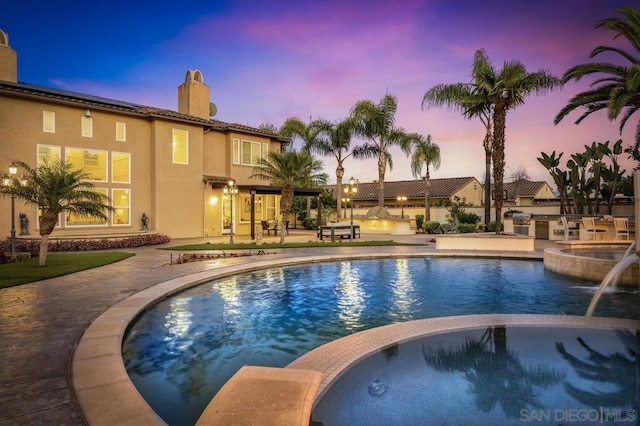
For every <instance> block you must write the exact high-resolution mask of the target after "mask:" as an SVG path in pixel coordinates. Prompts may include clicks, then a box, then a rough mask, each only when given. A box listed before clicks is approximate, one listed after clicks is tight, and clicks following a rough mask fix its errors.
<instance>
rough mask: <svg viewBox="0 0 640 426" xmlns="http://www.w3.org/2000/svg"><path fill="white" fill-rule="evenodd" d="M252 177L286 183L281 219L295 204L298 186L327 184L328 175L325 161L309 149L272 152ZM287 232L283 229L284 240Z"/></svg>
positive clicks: (284, 185) (280, 184) (283, 188)
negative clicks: (323, 166) (325, 170)
mask: <svg viewBox="0 0 640 426" xmlns="http://www.w3.org/2000/svg"><path fill="white" fill-rule="evenodd" d="M249 178H250V179H266V180H270V181H271V183H272V184H273V185H276V186H282V191H281V197H280V214H281V216H282V220H281V222H283V221H284V218H285V217H286V215H287V214H289V212H291V207H292V205H293V191H294V188H296V187H301V188H310V187H314V186H318V185H321V184H325V183H326V182H327V178H328V176H327V174H326V173H324V172H322V162H321V161H318V160H315V159H314V158H313V157H312V156H311V154H310V153H308V152H306V151H295V150H287V151H283V152H278V151H269V154H268V155H267V157H266V158H265V157H262V158H261V159H260V161H259V162H258V165H257V166H256V167H254V169H253V174H252V175H251V176H249ZM284 237H285V232H280V243H281V244H283V243H284Z"/></svg>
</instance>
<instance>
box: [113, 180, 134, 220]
mask: <svg viewBox="0 0 640 426" xmlns="http://www.w3.org/2000/svg"><path fill="white" fill-rule="evenodd" d="M116 191H126V192H127V194H128V195H129V202H128V204H127V206H126V207H123V206H116V204H115V199H116V196H115V192H116ZM111 206H112V207H113V209H114V211H113V212H112V213H111V225H112V226H131V189H129V188H112V189H111ZM119 208H123V209H124V208H126V209H127V210H128V212H129V214H128V215H127V216H128V219H127V220H128V222H127V223H115V222H114V219H115V210H117V209H119Z"/></svg>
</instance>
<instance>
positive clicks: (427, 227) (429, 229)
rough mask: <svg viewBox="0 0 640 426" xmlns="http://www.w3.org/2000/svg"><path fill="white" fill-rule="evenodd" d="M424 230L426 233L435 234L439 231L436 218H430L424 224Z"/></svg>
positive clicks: (438, 223)
mask: <svg viewBox="0 0 640 426" xmlns="http://www.w3.org/2000/svg"><path fill="white" fill-rule="evenodd" d="M424 231H425V232H426V233H427V234H437V233H438V232H440V222H438V221H437V220H430V221H428V222H427V223H425V224H424Z"/></svg>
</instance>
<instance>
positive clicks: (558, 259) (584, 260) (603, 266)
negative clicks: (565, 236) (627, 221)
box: [544, 241, 640, 287]
mask: <svg viewBox="0 0 640 426" xmlns="http://www.w3.org/2000/svg"><path fill="white" fill-rule="evenodd" d="M589 243H591V244H589ZM556 244H557V247H550V248H547V249H545V251H544V267H545V268H546V269H548V270H550V271H553V272H557V273H559V274H564V275H569V276H572V277H579V278H585V279H588V280H593V281H602V280H603V279H604V278H605V277H606V276H607V274H608V273H609V271H610V270H611V268H613V267H614V266H615V265H616V264H617V263H618V261H617V260H611V259H599V258H595V257H583V256H577V255H575V254H573V253H568V252H566V251H564V250H567V249H569V248H572V249H576V248H596V247H599V248H620V249H623V248H626V247H627V246H628V245H629V244H630V242H628V241H627V242H625V243H624V244H616V243H614V242H611V243H609V244H604V243H600V244H594V243H593V242H587V241H585V242H582V243H580V244H575V243H574V244H570V243H564V244H563V243H562V242H558V243H556ZM638 283H640V267H639V266H638V263H637V262H635V263H633V264H631V265H630V266H629V267H628V268H627V269H625V270H624V272H623V273H622V275H621V276H620V279H619V281H618V284H620V285H625V286H633V287H637V286H638Z"/></svg>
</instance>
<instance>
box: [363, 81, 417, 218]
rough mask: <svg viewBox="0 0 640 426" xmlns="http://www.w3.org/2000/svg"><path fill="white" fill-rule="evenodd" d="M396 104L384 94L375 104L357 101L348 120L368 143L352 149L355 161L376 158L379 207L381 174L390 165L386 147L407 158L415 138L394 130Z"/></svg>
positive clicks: (413, 135)
mask: <svg viewBox="0 0 640 426" xmlns="http://www.w3.org/2000/svg"><path fill="white" fill-rule="evenodd" d="M397 110H398V101H397V99H396V97H395V96H393V95H391V94H389V93H387V94H386V95H384V97H383V98H382V99H381V100H380V102H379V103H378V104H374V103H373V102H371V101H369V100H363V101H359V102H357V103H356V104H355V105H354V106H353V108H352V109H351V117H352V118H353V120H355V123H356V134H357V135H359V136H362V137H366V138H369V139H370V141H369V142H365V143H364V144H363V145H361V146H359V147H358V148H356V149H354V150H353V155H354V157H355V158H372V157H376V156H377V157H378V206H379V207H384V175H385V172H386V170H387V165H389V168H391V167H392V166H393V163H392V162H391V154H390V152H389V148H390V147H392V146H400V148H401V149H402V150H403V151H404V152H405V153H406V154H407V155H409V153H410V149H411V143H412V142H414V141H415V137H416V136H417V135H416V134H415V133H413V134H407V133H406V132H405V131H404V129H403V128H401V127H395V119H396V111H397Z"/></svg>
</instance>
